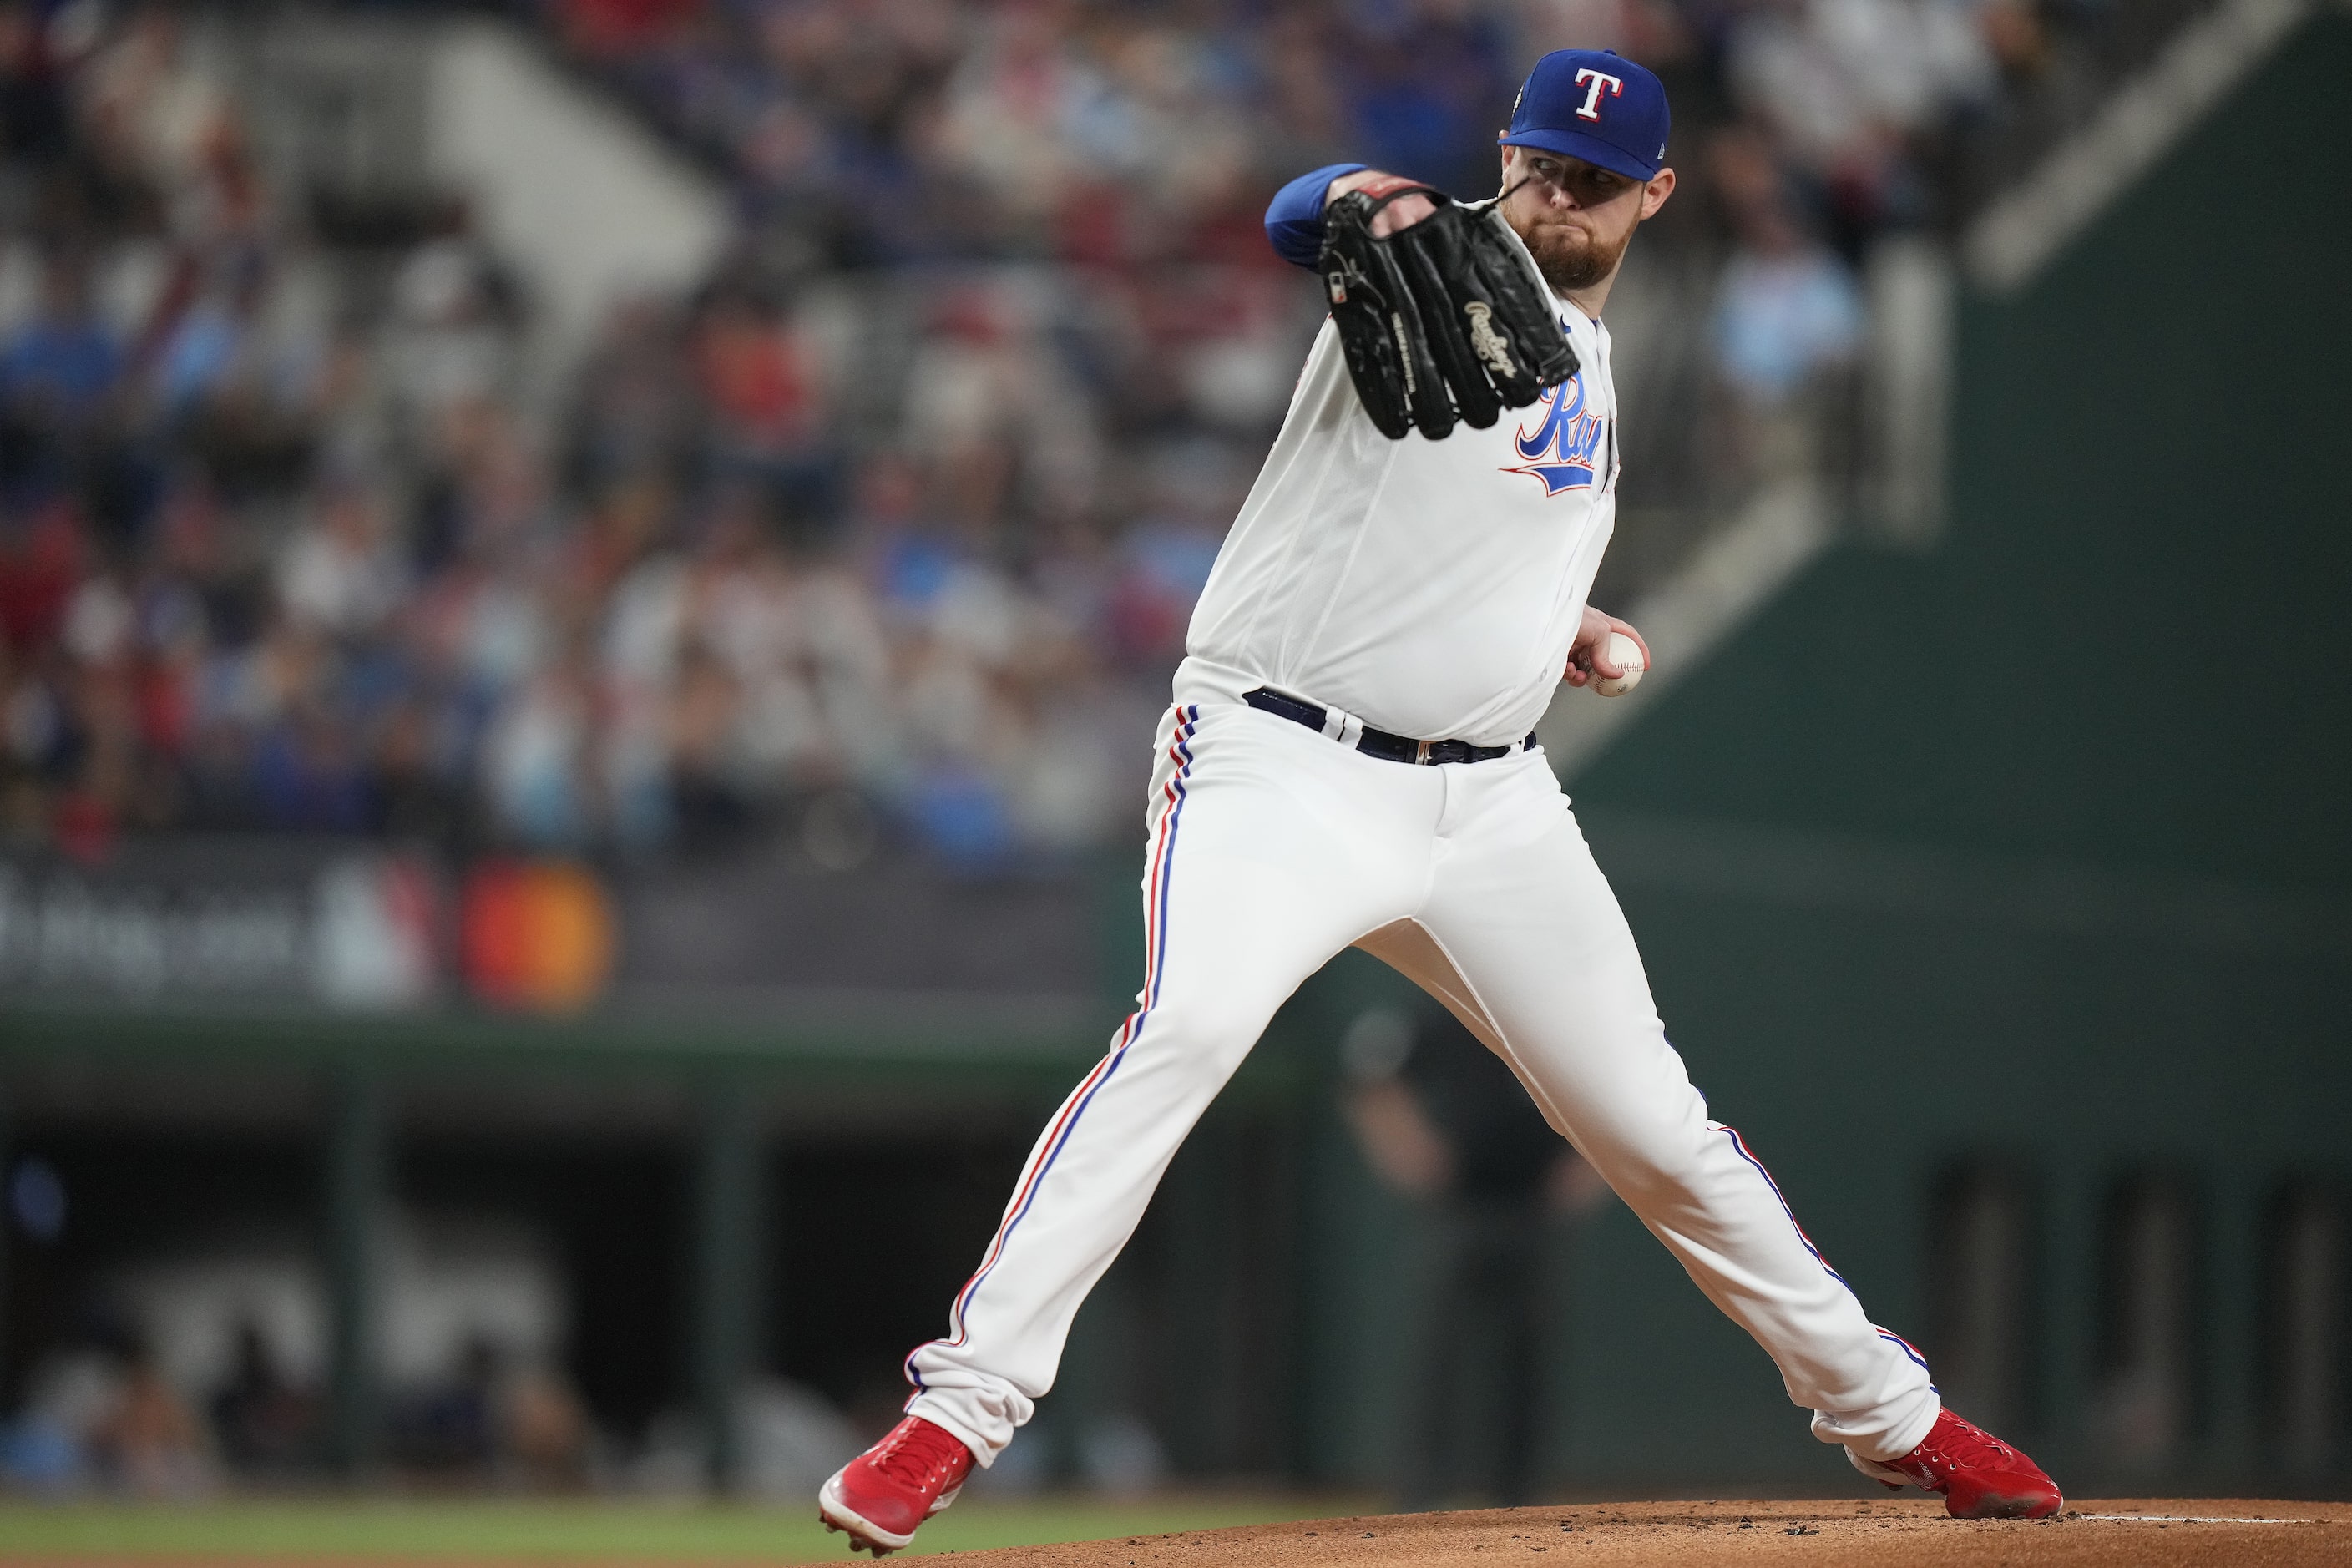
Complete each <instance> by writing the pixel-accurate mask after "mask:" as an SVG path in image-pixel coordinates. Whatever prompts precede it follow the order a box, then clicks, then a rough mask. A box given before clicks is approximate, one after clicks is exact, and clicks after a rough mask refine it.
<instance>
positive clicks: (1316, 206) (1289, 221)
mask: <svg viewBox="0 0 2352 1568" xmlns="http://www.w3.org/2000/svg"><path fill="white" fill-rule="evenodd" d="M1370 167H1371V165H1370V164H1369V163H1327V164H1325V165H1324V166H1323V167H1322V168H1319V169H1315V170H1311V171H1309V172H1308V173H1307V174H1301V175H1299V176H1298V178H1297V179H1295V180H1293V181H1291V182H1290V184H1286V185H1285V186H1283V187H1282V189H1280V190H1278V191H1276V192H1275V193H1274V200H1273V201H1271V202H1269V203H1267V204H1266V209H1265V238H1266V243H1267V244H1269V245H1271V246H1273V247H1274V253H1275V254H1276V256H1279V257H1281V258H1283V259H1284V260H1285V261H1287V262H1289V263H1290V264H1291V265H1292V266H1294V267H1306V268H1312V267H1313V266H1314V265H1315V258H1317V257H1318V256H1320V255H1321V254H1322V252H1323V197H1324V194H1325V193H1326V192H1328V190H1329V189H1330V188H1331V182H1332V181H1334V180H1336V179H1339V177H1340V176H1342V175H1344V174H1356V173H1358V172H1360V171H1361V170H1364V169H1368V168H1370Z"/></svg>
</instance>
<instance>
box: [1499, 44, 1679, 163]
mask: <svg viewBox="0 0 2352 1568" xmlns="http://www.w3.org/2000/svg"><path fill="white" fill-rule="evenodd" d="M1672 122H1673V117H1672V116H1671V115H1669V114H1668V113H1667V112H1666V89H1665V87H1664V84H1662V83H1661V82H1660V81H1659V80H1658V79H1657V78H1656V77H1654V76H1653V75H1651V74H1650V72H1649V70H1648V69H1647V68H1645V67H1642V66H1637V65H1635V64H1634V63H1633V61H1632V60H1629V59H1626V58H1622V56H1620V55H1619V54H1618V53H1617V51H1616V50H1614V49H1554V50H1553V51H1552V52H1551V53H1549V54H1548V55H1546V56H1545V57H1544V58H1541V59H1539V60H1538V61H1537V62H1536V68H1535V69H1533V70H1531V71H1529V72H1528V79H1527V82H1526V84H1525V85H1524V86H1522V87H1521V88H1520V89H1519V96H1518V100H1517V101H1516V102H1514V103H1513V104H1512V105H1511V128H1510V129H1509V130H1508V131H1506V132H1503V134H1502V135H1501V136H1499V137H1497V138H1496V140H1497V141H1498V142H1501V143H1502V145H1504V146H1506V147H1534V148H1538V149H1540V150H1541V151H1543V152H1546V153H1559V155H1560V156H1562V157H1564V158H1581V159H1583V160H1584V161H1585V162H1586V163H1591V164H1595V165H1597V166H1599V167H1601V168H1603V169H1607V170H1610V171H1612V173H1615V174H1622V175H1624V176H1625V177H1626V178H1627V179H1629V180H1646V179H1648V178H1650V177H1651V176H1652V175H1653V174H1656V173H1657V172H1658V166H1659V165H1660V164H1662V163H1664V162H1665V161H1666V131H1667V128H1668V127H1669V126H1670V125H1671V124H1672Z"/></svg>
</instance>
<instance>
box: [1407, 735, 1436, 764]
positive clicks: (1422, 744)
mask: <svg viewBox="0 0 2352 1568" xmlns="http://www.w3.org/2000/svg"><path fill="white" fill-rule="evenodd" d="M1436 743H1437V742H1434V741H1415V742H1413V743H1412V760H1413V763H1414V765H1415V766H1421V765H1424V764H1426V763H1428V761H1429V752H1430V748H1431V747H1432V746H1434V745H1435V744H1436Z"/></svg>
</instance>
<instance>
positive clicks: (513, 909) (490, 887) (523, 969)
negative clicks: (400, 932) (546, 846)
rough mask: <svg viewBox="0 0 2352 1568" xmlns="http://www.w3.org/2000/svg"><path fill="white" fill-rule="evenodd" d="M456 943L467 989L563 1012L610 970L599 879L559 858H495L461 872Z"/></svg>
mask: <svg viewBox="0 0 2352 1568" xmlns="http://www.w3.org/2000/svg"><path fill="white" fill-rule="evenodd" d="M463 933H464V934H463V939H462V947H463V953H464V960H465V966H466V979H467V983H468V984H471V985H472V986H473V988H474V994H475V995H477V996H478V997H480V998H481V999H482V1000H483V1001H485V1002H488V1003H489V1004H491V1005H494V1006H499V1007H522V1008H530V1009H531V1010H533V1011H537V1012H543V1013H568V1012H572V1011H573V1010H575V1009H578V1008H581V1007H584V1006H586V1005H588V1004H589V1003H591V1002H593V1001H594V1000H595V999H596V998H597V996H598V995H600V994H602V993H603V991H604V984H605V982H606V981H607V980H609V979H610V978H611V977H612V972H613V948H614V921H613V906H612V901H611V900H609V899H607V898H606V897H605V896H604V885H603V884H602V883H600V882H599V881H598V880H597V879H596V878H595V876H594V874H593V873H592V872H590V871H589V870H587V869H586V868H584V867H580V866H574V865H570V864H567V863H564V862H562V861H535V862H533V861H519V860H494V861H488V862H486V863H484V864H482V865H478V866H477V867H475V868H473V870H472V871H471V872H470V873H468V874H467V878H466V897H465V909H464V925H463Z"/></svg>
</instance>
